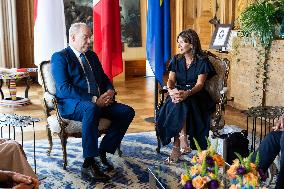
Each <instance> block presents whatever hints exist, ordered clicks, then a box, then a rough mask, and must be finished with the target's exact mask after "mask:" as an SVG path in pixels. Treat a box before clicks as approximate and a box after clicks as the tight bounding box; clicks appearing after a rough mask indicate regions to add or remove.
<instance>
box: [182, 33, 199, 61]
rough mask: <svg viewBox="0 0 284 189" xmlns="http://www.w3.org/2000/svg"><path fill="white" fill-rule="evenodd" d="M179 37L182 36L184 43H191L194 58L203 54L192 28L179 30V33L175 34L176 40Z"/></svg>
mask: <svg viewBox="0 0 284 189" xmlns="http://www.w3.org/2000/svg"><path fill="white" fill-rule="evenodd" d="M179 37H181V38H183V39H184V41H185V42H186V43H190V44H192V49H191V53H192V55H193V58H194V59H196V58H201V57H203V56H204V53H203V51H202V49H201V44H200V40H199V37H198V35H197V33H196V32H195V31H194V30H192V29H187V30H184V31H182V32H180V34H179V35H178V36H177V41H178V38H179Z"/></svg>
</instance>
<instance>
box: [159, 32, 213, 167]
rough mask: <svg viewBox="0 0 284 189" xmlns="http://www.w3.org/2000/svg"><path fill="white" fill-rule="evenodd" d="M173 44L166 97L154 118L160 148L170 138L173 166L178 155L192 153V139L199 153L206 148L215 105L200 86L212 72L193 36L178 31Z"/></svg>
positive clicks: (168, 160) (197, 41)
mask: <svg viewBox="0 0 284 189" xmlns="http://www.w3.org/2000/svg"><path fill="white" fill-rule="evenodd" d="M177 42H178V47H179V50H180V54H178V55H175V56H174V57H173V58H172V60H171V62H170V65H169V79H168V82H167V87H168V92H169V95H168V97H167V99H166V101H165V103H164V105H163V106H162V107H161V109H160V111H159V114H158V115H157V126H156V127H157V128H156V129H157V132H158V135H159V137H160V139H161V142H162V144H163V145H167V144H169V143H170V142H171V139H172V138H174V143H173V150H172V153H171V155H170V157H169V158H167V163H171V162H176V161H177V160H178V158H179V157H180V156H181V155H182V154H184V153H188V152H190V149H196V147H195V144H194V142H193V138H195V139H196V140H197V141H198V143H199V145H200V147H201V148H202V149H206V148H207V142H206V137H208V135H209V129H210V117H211V113H212V112H213V111H214V110H215V103H214V101H213V100H212V99H211V97H210V95H209V93H208V92H207V91H206V90H205V89H204V84H205V81H206V80H207V79H210V78H211V77H212V76H214V75H215V74H216V72H215V70H214V67H213V66H212V65H211V63H210V62H209V59H208V57H207V56H206V55H205V54H204V53H203V51H202V49H201V45H200V40H199V37H198V35H197V33H196V32H195V31H194V30H191V29H188V30H185V31H182V32H181V33H180V34H179V35H178V37H177ZM188 135H189V138H188V137H187V136H188ZM188 139H189V140H190V147H189V144H188Z"/></svg>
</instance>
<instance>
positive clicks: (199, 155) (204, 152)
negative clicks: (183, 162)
mask: <svg viewBox="0 0 284 189" xmlns="http://www.w3.org/2000/svg"><path fill="white" fill-rule="evenodd" d="M206 155H207V151H206V150H203V151H202V152H200V153H199V154H198V160H197V161H198V163H200V164H202V162H203V160H204V159H205V158H206Z"/></svg>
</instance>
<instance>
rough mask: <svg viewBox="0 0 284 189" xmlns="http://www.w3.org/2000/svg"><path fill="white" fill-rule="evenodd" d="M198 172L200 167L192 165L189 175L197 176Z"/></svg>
mask: <svg viewBox="0 0 284 189" xmlns="http://www.w3.org/2000/svg"><path fill="white" fill-rule="evenodd" d="M200 172H201V167H200V166H197V165H194V166H192V167H191V168H190V174H191V175H196V174H199V173H200Z"/></svg>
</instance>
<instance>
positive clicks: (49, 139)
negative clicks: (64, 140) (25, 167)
mask: <svg viewBox="0 0 284 189" xmlns="http://www.w3.org/2000/svg"><path fill="white" fill-rule="evenodd" d="M46 133H47V139H48V143H49V149H48V150H47V152H46V153H47V155H48V156H50V153H51V150H52V147H53V142H52V136H51V131H50V129H49V125H46Z"/></svg>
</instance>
